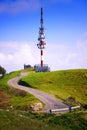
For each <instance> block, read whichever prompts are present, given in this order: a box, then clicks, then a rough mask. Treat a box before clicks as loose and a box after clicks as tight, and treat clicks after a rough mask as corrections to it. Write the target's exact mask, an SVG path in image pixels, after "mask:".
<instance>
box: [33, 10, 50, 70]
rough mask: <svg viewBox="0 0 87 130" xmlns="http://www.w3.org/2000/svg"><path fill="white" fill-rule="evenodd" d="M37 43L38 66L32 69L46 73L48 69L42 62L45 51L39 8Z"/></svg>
mask: <svg viewBox="0 0 87 130" xmlns="http://www.w3.org/2000/svg"><path fill="white" fill-rule="evenodd" d="M38 41H39V43H38V44H37V47H38V49H40V57H41V60H40V65H35V66H34V69H35V71H37V72H46V71H50V68H49V67H48V65H46V64H44V62H43V54H44V53H43V52H44V51H43V50H44V49H45V45H46V43H45V35H44V26H43V8H41V18H40V28H39V37H38Z"/></svg>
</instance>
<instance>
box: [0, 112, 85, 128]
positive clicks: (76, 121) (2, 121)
mask: <svg viewBox="0 0 87 130" xmlns="http://www.w3.org/2000/svg"><path fill="white" fill-rule="evenodd" d="M0 130H87V113H85V114H84V113H71V114H63V115H61V116H60V115H58V116H55V115H49V114H35V113H33V114H31V113H26V112H18V111H0Z"/></svg>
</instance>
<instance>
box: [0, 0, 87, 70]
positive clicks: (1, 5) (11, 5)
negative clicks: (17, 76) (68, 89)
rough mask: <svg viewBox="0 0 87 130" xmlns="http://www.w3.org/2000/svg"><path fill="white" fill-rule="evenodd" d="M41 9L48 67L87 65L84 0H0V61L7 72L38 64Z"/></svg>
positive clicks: (86, 3) (65, 67)
mask: <svg viewBox="0 0 87 130" xmlns="http://www.w3.org/2000/svg"><path fill="white" fill-rule="evenodd" d="M41 7H43V9H44V27H45V35H46V49H45V50H44V62H45V64H48V65H49V66H50V67H51V70H60V69H74V68H87V52H86V51H87V49H86V48H87V0H0V65H2V66H4V67H5V68H6V70H7V72H10V71H14V70H17V69H22V68H23V64H24V63H25V64H31V65H35V64H39V63H40V55H39V54H40V52H39V50H38V48H37V46H36V44H37V43H38V40H37V39H38V35H39V34H38V32H39V26H40V8H41Z"/></svg>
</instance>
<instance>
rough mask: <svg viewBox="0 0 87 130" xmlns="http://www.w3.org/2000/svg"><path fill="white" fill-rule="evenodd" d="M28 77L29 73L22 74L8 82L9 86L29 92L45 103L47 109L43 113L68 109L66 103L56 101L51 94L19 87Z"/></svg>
mask: <svg viewBox="0 0 87 130" xmlns="http://www.w3.org/2000/svg"><path fill="white" fill-rule="evenodd" d="M26 75H27V73H21V76H18V77H16V78H13V79H10V80H9V81H8V84H9V85H10V86H12V87H14V88H18V89H21V90H24V91H26V92H29V93H31V94H32V95H34V96H35V97H37V98H38V99H40V100H41V101H42V102H43V103H45V107H44V109H43V111H46V112H48V111H49V110H50V109H58V108H68V106H67V105H65V104H64V103H62V101H61V100H59V99H56V98H55V97H54V96H52V95H50V94H47V93H45V92H42V91H39V90H36V89H32V88H29V87H26V86H22V85H18V81H19V80H20V79H21V78H22V77H24V76H26Z"/></svg>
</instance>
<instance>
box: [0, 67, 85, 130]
mask: <svg viewBox="0 0 87 130" xmlns="http://www.w3.org/2000/svg"><path fill="white" fill-rule="evenodd" d="M25 71H26V72H29V75H28V76H26V77H24V78H22V79H21V80H20V82H19V83H21V84H23V85H26V86H28V87H32V88H35V89H38V90H42V91H45V92H47V93H50V94H52V95H54V96H56V97H57V98H60V99H62V100H65V99H66V98H67V97H68V96H72V97H75V98H76V100H77V101H79V102H81V103H82V104H87V70H86V69H79V70H62V71H54V72H46V73H42V72H41V73H34V72H33V69H31V70H29V69H27V70H21V71H16V72H12V73H10V74H7V75H6V76H5V77H4V78H1V79H0V129H1V130H5V129H7V130H11V129H12V130H20V129H21V130H25V129H26V130H29V129H30V130H49V129H50V130H58V129H59V130H67V129H69V130H77V129H79V130H86V128H87V111H84V109H82V110H81V111H75V112H72V113H65V114H58V115H53V114H52V115H49V114H40V113H31V112H29V111H28V109H29V105H30V104H33V103H35V102H40V100H38V99H37V98H36V97H34V96H33V95H31V94H29V93H27V92H24V91H21V90H18V89H14V88H12V87H11V86H8V85H7V82H8V80H9V79H11V78H14V77H16V76H19V75H20V73H21V72H25Z"/></svg>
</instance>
